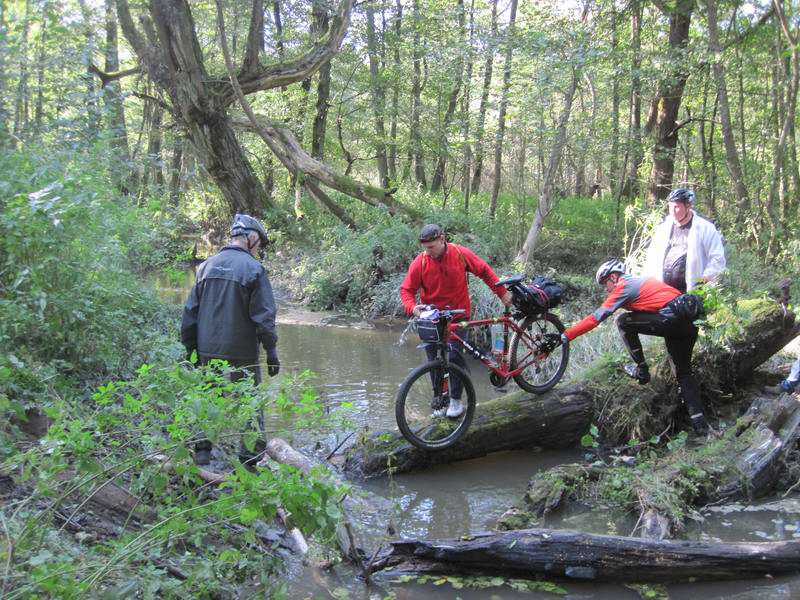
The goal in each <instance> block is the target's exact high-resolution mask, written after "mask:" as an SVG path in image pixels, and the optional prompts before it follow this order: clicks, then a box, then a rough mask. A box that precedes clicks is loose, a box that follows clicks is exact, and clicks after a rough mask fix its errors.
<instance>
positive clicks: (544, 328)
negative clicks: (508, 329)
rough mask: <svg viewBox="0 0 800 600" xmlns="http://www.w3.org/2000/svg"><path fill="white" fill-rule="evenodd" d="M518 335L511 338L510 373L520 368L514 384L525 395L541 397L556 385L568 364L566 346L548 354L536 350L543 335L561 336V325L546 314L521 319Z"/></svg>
mask: <svg viewBox="0 0 800 600" xmlns="http://www.w3.org/2000/svg"><path fill="white" fill-rule="evenodd" d="M520 329H521V332H516V331H515V332H514V335H513V336H512V337H511V345H510V356H511V370H512V371H513V370H515V369H517V368H519V367H523V371H522V372H521V373H520V374H519V375H515V376H514V381H516V382H517V385H518V386H519V387H521V388H522V389H523V390H525V391H526V392H531V393H532V394H543V393H545V392H546V391H547V390H549V389H551V388H552V387H553V386H555V384H557V383H558V382H559V380H560V379H561V377H562V376H563V375H564V371H565V370H566V368H567V362H568V361H569V344H563V345H561V346H559V347H558V348H555V349H554V350H553V351H552V352H550V353H544V352H542V351H541V350H540V345H541V344H542V342H543V341H544V335H545V334H546V333H563V332H564V324H563V323H562V322H561V320H560V319H559V318H558V317H557V316H555V315H553V314H550V313H545V314H543V315H539V316H538V317H525V319H523V321H522V323H520Z"/></svg>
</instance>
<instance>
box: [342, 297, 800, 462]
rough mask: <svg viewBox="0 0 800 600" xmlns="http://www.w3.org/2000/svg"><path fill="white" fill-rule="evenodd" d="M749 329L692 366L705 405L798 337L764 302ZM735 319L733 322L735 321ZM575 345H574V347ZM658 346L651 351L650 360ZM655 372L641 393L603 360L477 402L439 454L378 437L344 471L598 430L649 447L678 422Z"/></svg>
mask: <svg viewBox="0 0 800 600" xmlns="http://www.w3.org/2000/svg"><path fill="white" fill-rule="evenodd" d="M745 309H746V311H748V313H749V314H750V315H751V317H750V321H749V322H745V323H744V324H743V330H742V332H741V333H740V334H738V335H737V336H736V337H734V338H732V339H729V340H727V342H726V343H725V345H724V347H723V346H720V347H717V346H715V347H708V348H702V349H700V350H699V351H697V352H696V355H695V359H694V361H693V363H694V365H695V367H696V372H697V373H698V374H699V376H698V377H699V380H700V383H701V387H702V391H703V395H704V397H705V398H709V397H714V398H719V399H720V400H719V401H721V402H724V401H725V399H727V398H729V397H730V393H731V392H732V390H733V389H734V388H735V387H736V386H737V385H740V384H741V383H743V382H745V381H747V379H748V378H749V377H750V376H751V374H752V372H753V370H754V369H755V368H756V367H757V366H758V365H760V364H761V363H763V362H764V361H765V360H767V359H768V358H769V357H770V356H772V355H773V354H775V353H776V352H777V351H778V350H780V349H781V348H783V347H784V346H785V345H786V344H787V343H788V342H789V341H790V340H792V339H793V338H794V337H795V336H796V335H797V331H798V329H797V327H796V326H795V324H794V315H793V314H791V313H787V312H785V310H784V308H783V306H781V305H779V304H777V303H775V302H773V301H769V300H763V301H747V302H746V306H745ZM735 318H738V315H736V317H735ZM579 343H580V342H579ZM659 347H660V346H655V345H653V346H651V348H652V349H649V350H648V352H653V353H655V352H656V349H657V348H659ZM651 362H652V363H653V364H654V365H657V366H656V367H655V368H654V369H653V372H652V373H653V381H651V383H650V385H648V386H640V385H638V384H636V383H635V382H633V381H632V380H630V379H628V378H627V377H626V376H625V375H623V374H622V373H621V369H620V368H619V365H618V364H616V363H614V362H611V361H610V360H607V359H601V360H599V361H597V362H596V363H593V364H592V365H590V366H589V368H587V370H586V371H585V373H587V374H588V378H586V379H585V380H583V381H582V382H581V383H579V384H571V385H559V386H557V387H556V388H554V389H553V390H551V391H550V392H548V393H546V394H543V395H541V396H536V395H532V394H527V393H524V392H521V391H520V392H517V393H512V394H508V395H506V396H504V397H502V398H496V399H492V400H489V401H486V402H480V404H479V406H478V408H477V410H476V415H475V420H474V421H473V423H472V425H471V427H470V429H469V431H467V433H466V435H465V436H464V437H463V438H462V439H461V440H459V442H458V443H457V444H455V445H454V446H452V447H451V448H448V449H446V450H443V451H439V452H426V451H424V450H420V449H418V448H416V447H414V446H412V445H411V444H409V443H408V442H407V441H406V440H405V439H404V438H403V437H402V436H401V435H400V434H399V433H396V432H376V433H374V434H372V435H370V436H368V437H367V438H366V439H365V440H364V441H361V442H358V443H357V444H356V445H354V446H353V447H351V448H350V449H348V451H347V456H346V462H345V469H346V470H347V471H348V472H350V473H352V474H353V475H356V476H362V477H374V476H379V475H384V474H386V473H388V472H393V473H403V472H409V471H414V470H418V469H423V468H426V467H429V466H432V465H435V464H444V463H449V462H454V461H459V460H466V459H470V458H476V457H479V456H485V455H487V454H491V453H493V452H499V451H503V450H510V449H514V448H526V447H533V446H538V447H542V448H565V447H570V446H574V445H576V444H577V442H578V440H579V439H580V438H581V436H582V435H583V434H585V433H586V432H587V431H588V430H589V425H590V424H591V423H592V422H596V423H597V424H598V425H599V426H600V428H601V431H602V435H603V437H604V439H605V440H606V441H607V442H608V443H609V444H612V445H616V444H619V443H624V442H626V441H627V440H629V439H631V438H636V439H643V440H646V439H649V438H650V437H652V436H653V435H656V434H658V433H660V432H662V431H664V430H666V429H668V428H670V427H671V426H672V425H673V424H674V423H675V421H676V419H681V418H683V416H684V415H683V413H684V410H683V408H682V406H681V400H680V396H679V394H678V390H677V385H676V383H675V379H674V377H673V376H672V374H671V369H670V368H669V365H668V362H667V360H666V358H665V357H664V356H662V357H661V359H660V361H651Z"/></svg>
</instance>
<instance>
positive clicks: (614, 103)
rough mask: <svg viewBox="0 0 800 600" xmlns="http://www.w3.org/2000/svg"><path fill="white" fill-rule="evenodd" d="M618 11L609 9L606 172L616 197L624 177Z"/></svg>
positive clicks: (612, 193) (612, 192)
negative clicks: (610, 64)
mask: <svg viewBox="0 0 800 600" xmlns="http://www.w3.org/2000/svg"><path fill="white" fill-rule="evenodd" d="M618 20H619V13H618V12H617V11H616V9H615V8H613V7H612V9H611V57H612V60H613V67H614V70H613V73H612V75H611V161H610V165H609V170H608V171H609V172H608V182H609V187H610V189H611V195H612V197H616V196H617V194H618V192H619V190H620V188H621V187H622V185H623V181H624V179H625V175H624V173H621V172H620V170H619V105H620V93H619V87H620V85H619V83H620V82H619V79H620V78H619V72H620V71H621V68H620V67H621V64H620V63H621V61H620V59H619V54H618V53H619V28H618V26H617V22H618Z"/></svg>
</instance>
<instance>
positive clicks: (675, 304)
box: [561, 259, 708, 433]
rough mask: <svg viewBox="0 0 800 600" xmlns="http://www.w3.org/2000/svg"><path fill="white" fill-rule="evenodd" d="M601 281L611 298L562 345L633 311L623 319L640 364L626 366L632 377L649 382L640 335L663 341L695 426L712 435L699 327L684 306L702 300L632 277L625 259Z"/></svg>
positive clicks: (609, 265) (604, 270)
mask: <svg viewBox="0 0 800 600" xmlns="http://www.w3.org/2000/svg"><path fill="white" fill-rule="evenodd" d="M595 279H596V280H597V283H598V284H600V285H602V286H603V287H605V289H606V291H607V292H608V296H607V297H606V299H605V301H604V302H603V304H602V305H601V306H600V307H599V308H598V309H597V310H596V311H594V312H593V313H592V314H591V315H588V316H586V317H584V318H583V319H581V320H580V321H578V322H577V323H576V324H575V325H573V326H572V327H569V328H568V329H567V330H566V331H565V332H564V333H563V334H562V340H561V341H562V342H566V341H567V340H569V341H572V340H574V339H575V338H577V337H578V336H581V335H583V334H584V333H588V332H589V331H591V330H592V329H594V328H595V327H597V326H598V325H599V324H600V323H602V322H603V321H604V320H606V319H607V318H608V317H610V316H611V315H612V314H613V313H614V312H615V311H616V310H617V309H620V308H624V309H626V310H627V311H629V312H625V313H622V314H620V315H619V316H618V317H617V327H618V328H619V332H620V334H621V336H622V341H623V342H624V343H625V346H626V347H627V349H628V353H629V354H630V356H631V358H632V359H633V361H634V363H635V364H633V365H626V367H625V372H626V374H628V375H629V376H630V377H632V378H634V379H636V380H637V381H638V382H639V383H641V384H646V383H648V382H649V381H650V371H649V369H648V366H647V362H646V361H645V358H644V350H643V349H642V342H641V340H640V339H639V334H644V335H655V336H658V337H663V338H664V343H665V344H666V346H667V353H668V354H669V358H670V362H671V363H672V369H673V372H674V373H675V378H676V379H677V380H678V385H679V386H680V392H681V397H682V398H683V401H684V403H685V404H686V407H687V409H688V410H689V416H690V417H691V420H692V427H693V428H694V430H695V431H696V432H698V433H707V432H708V423H707V421H706V418H705V415H704V414H703V403H702V400H701V399H700V388H699V386H698V384H697V380H696V379H695V377H694V374H693V373H692V351H693V350H694V344H695V342H696V341H697V327H695V325H694V323H693V321H692V319H691V318H690V317H688V316H687V315H686V313H685V311H683V310H681V308H682V307H681V303H684V302H699V299H698V298H697V297H696V296H687V295H684V294H681V292H679V291H678V290H676V289H675V288H674V287H671V286H669V285H667V284H666V283H662V282H660V281H658V280H656V279H653V278H649V277H634V276H632V275H627V274H626V273H625V265H624V263H623V262H622V261H621V260H619V259H612V260H609V261H606V262H604V263H603V264H602V265H600V268H599V269H598V270H597V275H596V276H595Z"/></svg>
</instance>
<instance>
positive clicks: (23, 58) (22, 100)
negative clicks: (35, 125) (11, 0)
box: [14, 0, 31, 139]
mask: <svg viewBox="0 0 800 600" xmlns="http://www.w3.org/2000/svg"><path fill="white" fill-rule="evenodd" d="M30 10H31V0H25V14H24V16H23V21H22V33H21V34H20V42H19V80H18V82H17V93H16V96H15V99H14V137H16V138H18V139H19V138H21V137H22V136H23V135H24V131H25V130H26V129H27V128H28V121H29V120H30V110H29V108H28V107H29V104H28V34H29V32H30Z"/></svg>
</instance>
